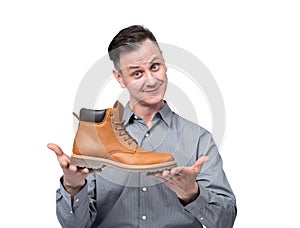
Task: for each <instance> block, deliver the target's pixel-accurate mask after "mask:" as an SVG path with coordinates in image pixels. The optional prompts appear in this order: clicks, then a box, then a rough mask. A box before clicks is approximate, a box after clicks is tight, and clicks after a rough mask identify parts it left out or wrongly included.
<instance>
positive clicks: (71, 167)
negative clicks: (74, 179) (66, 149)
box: [69, 165, 78, 173]
mask: <svg viewBox="0 0 300 228" xmlns="http://www.w3.org/2000/svg"><path fill="white" fill-rule="evenodd" d="M69 170H71V171H72V172H74V173H75V172H77V171H78V168H77V166H75V165H70V166H69Z"/></svg>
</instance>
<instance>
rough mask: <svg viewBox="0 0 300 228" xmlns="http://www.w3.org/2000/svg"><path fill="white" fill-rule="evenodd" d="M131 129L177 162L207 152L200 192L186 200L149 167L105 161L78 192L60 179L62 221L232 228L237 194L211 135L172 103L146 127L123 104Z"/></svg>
mask: <svg viewBox="0 0 300 228" xmlns="http://www.w3.org/2000/svg"><path fill="white" fill-rule="evenodd" d="M123 119H124V121H125V126H126V129H127V131H128V132H129V133H130V135H131V136H133V137H134V138H135V139H136V140H137V142H138V143H139V145H140V146H141V147H143V148H144V149H146V150H149V151H155V152H169V153H172V154H173V156H174V158H175V160H176V161H177V164H178V166H191V165H193V164H194V163H195V161H196V160H197V158H199V157H200V156H203V155H207V156H209V157H210V161H209V162H207V163H205V164H204V166H203V167H202V170H201V173H200V174H199V176H198V178H197V183H198V185H199V189H200V195H199V196H198V198H197V199H196V200H195V201H193V202H191V203H189V204H188V205H182V204H181V202H180V200H179V199H178V198H177V196H176V194H175V193H174V192H173V191H171V190H170V189H168V188H167V187H166V186H165V185H164V183H161V182H160V181H159V180H157V179H156V178H151V177H147V176H146V173H143V172H142V173H130V172H123V171H120V170H117V169H112V168H109V167H106V168H104V169H103V171H102V172H101V173H99V174H91V175H89V176H88V178H87V184H86V185H85V186H84V188H83V189H82V190H81V191H80V192H79V193H78V194H77V195H76V196H75V197H74V203H73V205H72V204H71V197H70V195H69V194H68V193H67V192H66V191H65V190H64V188H63V186H62V185H61V186H60V188H59V189H58V190H57V217H58V220H59V222H60V223H61V225H62V226H63V227H72V228H74V227H80V228H81V227H104V228H106V227H117V228H119V227H120V228H127V227H145V228H146V227H149V228H163V227H176V228H177V227H178V228H179V227H187V228H193V227H197V228H198V227H203V226H205V227H207V228H217V227H222V228H230V227H232V226H233V223H234V220H235V216H236V204H235V196H234V194H233V192H232V190H231V188H230V185H229V183H228V181H227V179H226V176H225V174H224V172H223V168H222V159H221V157H220V154H219V152H218V149H217V147H216V145H215V143H214V141H213V138H212V135H211V134H210V133H209V132H208V131H207V130H205V129H204V128H202V127H200V126H198V125H196V124H194V123H192V122H190V121H188V120H186V119H184V118H182V117H180V116H178V115H177V114H176V113H174V112H172V111H171V109H170V108H169V106H168V104H167V103H165V105H164V106H163V108H162V109H161V110H160V111H159V112H158V113H156V115H155V116H154V118H153V120H152V123H151V127H150V129H148V128H147V127H146V125H145V124H144V122H143V120H142V119H141V118H139V117H138V116H136V115H135V114H134V113H133V112H132V111H131V110H130V108H129V106H128V104H127V105H126V107H125V111H124V116H123Z"/></svg>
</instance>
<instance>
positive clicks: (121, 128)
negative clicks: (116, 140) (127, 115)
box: [112, 120, 137, 145]
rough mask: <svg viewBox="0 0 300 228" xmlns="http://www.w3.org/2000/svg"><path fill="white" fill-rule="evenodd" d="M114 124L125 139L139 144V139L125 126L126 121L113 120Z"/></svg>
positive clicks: (129, 143)
mask: <svg viewBox="0 0 300 228" xmlns="http://www.w3.org/2000/svg"><path fill="white" fill-rule="evenodd" d="M112 124H113V125H115V128H114V129H115V130H116V131H118V132H119V136H121V137H123V136H127V137H123V140H124V141H125V142H127V143H128V145H131V144H132V143H133V142H134V143H135V144H137V141H136V140H135V139H134V138H133V137H132V136H131V135H130V134H129V133H128V132H127V131H126V129H125V127H124V121H114V120H113V121H112Z"/></svg>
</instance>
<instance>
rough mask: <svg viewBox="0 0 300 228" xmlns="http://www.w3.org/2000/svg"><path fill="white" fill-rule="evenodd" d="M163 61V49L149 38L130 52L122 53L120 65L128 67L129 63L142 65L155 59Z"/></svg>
mask: <svg viewBox="0 0 300 228" xmlns="http://www.w3.org/2000/svg"><path fill="white" fill-rule="evenodd" d="M154 58H155V59H156V61H163V57H162V54H161V51H160V50H159V48H158V47H157V45H156V44H155V43H154V42H152V41H149V40H146V41H143V42H141V43H140V44H138V45H137V47H136V48H135V49H134V50H132V51H129V52H125V53H121V54H120V67H121V68H126V67H127V66H129V65H142V64H145V63H149V62H150V61H152V60H153V59H154Z"/></svg>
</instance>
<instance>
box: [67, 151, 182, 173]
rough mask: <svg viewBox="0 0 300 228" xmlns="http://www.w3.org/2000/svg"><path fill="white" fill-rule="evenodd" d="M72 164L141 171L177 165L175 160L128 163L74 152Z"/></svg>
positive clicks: (95, 167) (154, 170) (83, 166)
mask: <svg viewBox="0 0 300 228" xmlns="http://www.w3.org/2000/svg"><path fill="white" fill-rule="evenodd" d="M70 165H74V166H77V167H80V168H88V169H101V168H104V167H105V166H110V167H113V168H118V169H122V170H125V171H131V172H141V171H148V172H160V171H164V170H166V169H172V168H174V167H176V166H177V164H176V162H175V161H169V162H164V163H159V164H152V165H127V164H123V163H119V162H115V161H112V160H108V159H105V158H95V157H89V156H83V155H76V154H73V155H72V156H71V162H70Z"/></svg>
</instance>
